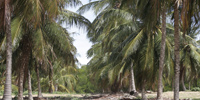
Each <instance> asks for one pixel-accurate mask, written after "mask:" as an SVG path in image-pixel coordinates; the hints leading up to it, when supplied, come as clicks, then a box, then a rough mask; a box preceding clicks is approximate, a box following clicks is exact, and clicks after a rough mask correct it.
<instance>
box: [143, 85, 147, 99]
mask: <svg viewBox="0 0 200 100" xmlns="http://www.w3.org/2000/svg"><path fill="white" fill-rule="evenodd" d="M145 84H146V83H145V82H144V83H143V84H142V100H147V96H146V93H145Z"/></svg>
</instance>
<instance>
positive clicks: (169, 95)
mask: <svg viewBox="0 0 200 100" xmlns="http://www.w3.org/2000/svg"><path fill="white" fill-rule="evenodd" d="M139 95H140V94H139ZM156 95H157V93H156V92H152V93H147V97H148V98H155V97H156ZM25 96H27V95H25ZM33 96H34V97H36V96H37V95H33ZM43 96H44V97H59V96H60V97H77V98H81V97H84V96H86V95H85V94H43ZM87 96H93V95H87ZM13 97H14V96H13ZM163 97H165V98H170V99H172V98H173V92H171V91H169V92H164V93H163ZM179 97H180V99H188V98H190V99H200V92H189V91H188V92H179ZM1 98H2V96H0V99H1Z"/></svg>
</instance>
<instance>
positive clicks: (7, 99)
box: [0, 0, 12, 100]
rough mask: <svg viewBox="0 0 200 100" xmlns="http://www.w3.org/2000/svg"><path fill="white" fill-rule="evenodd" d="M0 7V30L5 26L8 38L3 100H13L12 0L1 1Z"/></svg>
mask: <svg viewBox="0 0 200 100" xmlns="http://www.w3.org/2000/svg"><path fill="white" fill-rule="evenodd" d="M0 6H1V7H2V8H1V9H0V14H1V16H0V21H1V23H0V28H2V26H4V25H5V26H4V32H5V34H6V36H7V38H6V81H5V85H4V86H5V88H4V95H3V100H11V99H12V96H11V93H12V88H11V76H12V41H11V40H12V37H11V2H10V0H1V1H0Z"/></svg>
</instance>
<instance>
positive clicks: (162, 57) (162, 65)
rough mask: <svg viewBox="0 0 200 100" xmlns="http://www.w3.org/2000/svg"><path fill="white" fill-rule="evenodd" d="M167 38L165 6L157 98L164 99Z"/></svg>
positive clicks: (158, 99) (164, 9)
mask: <svg viewBox="0 0 200 100" xmlns="http://www.w3.org/2000/svg"><path fill="white" fill-rule="evenodd" d="M165 39H166V8H165V6H163V11H162V40H161V49H160V60H159V76H158V91H157V100H163V97H162V92H163V83H162V74H163V67H164V61H165Z"/></svg>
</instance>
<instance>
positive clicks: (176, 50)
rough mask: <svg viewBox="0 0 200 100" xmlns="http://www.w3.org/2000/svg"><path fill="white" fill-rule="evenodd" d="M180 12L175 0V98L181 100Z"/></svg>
mask: <svg viewBox="0 0 200 100" xmlns="http://www.w3.org/2000/svg"><path fill="white" fill-rule="evenodd" d="M179 36H180V35H179V12H178V4H177V3H176V0H175V6H174V45H175V47H174V56H175V57H174V58H175V68H174V72H175V78H174V100H179V76H180V75H179V74H180V57H179V44H180V43H179V42H180V41H179Z"/></svg>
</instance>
